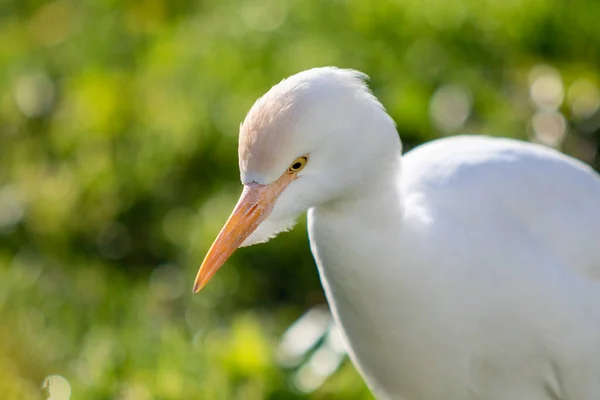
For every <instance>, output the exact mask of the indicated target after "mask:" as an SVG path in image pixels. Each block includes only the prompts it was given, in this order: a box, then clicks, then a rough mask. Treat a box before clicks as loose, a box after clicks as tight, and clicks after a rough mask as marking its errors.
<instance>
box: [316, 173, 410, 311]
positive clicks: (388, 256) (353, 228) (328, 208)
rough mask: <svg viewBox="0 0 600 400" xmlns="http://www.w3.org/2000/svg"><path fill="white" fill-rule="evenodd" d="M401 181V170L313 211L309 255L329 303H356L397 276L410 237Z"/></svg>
mask: <svg viewBox="0 0 600 400" xmlns="http://www.w3.org/2000/svg"><path fill="white" fill-rule="evenodd" d="M399 176H400V171H399V165H398V171H397V172H396V173H393V174H390V176H389V177H388V179H383V180H379V181H375V180H374V181H372V182H370V183H369V185H368V186H367V187H366V188H365V190H364V191H362V192H361V193H357V194H356V195H354V196H350V197H345V198H344V199H340V200H337V201H335V202H333V203H330V204H327V205H323V206H319V207H317V208H314V209H311V210H310V211H309V218H308V222H309V235H310V241H311V250H312V252H313V255H314V256H315V259H316V261H317V265H318V267H319V273H320V275H321V280H322V282H323V286H324V288H325V290H326V293H327V296H328V298H329V300H330V302H331V300H332V298H335V299H336V300H341V299H343V300H342V301H349V302H354V301H355V300H354V299H357V298H359V297H360V296H361V293H362V294H364V295H365V296H367V295H370V294H371V293H374V292H377V286H378V285H380V284H383V283H385V282H386V281H387V280H388V279H389V278H391V277H390V276H389V275H390V274H396V272H397V268H395V267H396V266H397V265H398V263H400V262H402V260H401V258H402V256H403V254H406V253H407V252H403V251H402V250H401V248H400V247H401V245H402V246H404V245H406V244H407V243H408V242H407V241H406V240H404V238H407V237H410V236H411V233H410V232H408V231H409V230H410V229H411V226H410V225H411V224H410V223H407V222H410V221H408V219H407V216H406V210H405V204H404V203H405V202H404V197H403V194H402V191H401V189H400V186H399V184H398V181H397V178H398V177H399ZM396 278H397V277H394V279H396ZM387 282H388V283H389V281H387ZM357 306H360V305H359V304H357Z"/></svg>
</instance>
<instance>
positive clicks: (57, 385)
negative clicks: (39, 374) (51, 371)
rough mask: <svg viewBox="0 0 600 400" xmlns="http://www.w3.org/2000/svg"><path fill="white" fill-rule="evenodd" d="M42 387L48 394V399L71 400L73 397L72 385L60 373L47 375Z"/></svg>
mask: <svg viewBox="0 0 600 400" xmlns="http://www.w3.org/2000/svg"><path fill="white" fill-rule="evenodd" d="M42 388H43V389H44V391H45V392H46V394H47V395H48V397H46V400H69V399H70V398H71V385H70V384H69V381H68V380H67V379H65V378H64V377H62V376H60V375H50V376H48V377H46V379H44V383H43V385H42Z"/></svg>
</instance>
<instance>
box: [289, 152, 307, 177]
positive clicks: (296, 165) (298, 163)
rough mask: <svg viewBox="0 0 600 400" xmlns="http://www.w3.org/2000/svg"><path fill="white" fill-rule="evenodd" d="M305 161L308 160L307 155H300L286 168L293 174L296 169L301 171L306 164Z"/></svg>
mask: <svg viewBox="0 0 600 400" xmlns="http://www.w3.org/2000/svg"><path fill="white" fill-rule="evenodd" d="M307 161H308V157H306V156H302V157H298V158H296V160H295V161H294V162H293V163H292V165H290V167H289V168H288V172H289V173H290V174H293V173H296V172H298V171H301V170H302V168H304V166H305V165H306V162H307Z"/></svg>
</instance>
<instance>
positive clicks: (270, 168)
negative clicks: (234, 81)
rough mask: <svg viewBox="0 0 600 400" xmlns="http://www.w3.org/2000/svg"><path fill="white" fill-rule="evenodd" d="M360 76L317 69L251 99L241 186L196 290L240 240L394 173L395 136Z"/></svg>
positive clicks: (271, 232) (260, 236) (243, 134)
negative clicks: (238, 195) (256, 98)
mask: <svg viewBox="0 0 600 400" xmlns="http://www.w3.org/2000/svg"><path fill="white" fill-rule="evenodd" d="M365 79H366V75H364V74H362V73H360V72H357V71H353V70H342V69H338V68H333V67H325V68H315V69H311V70H307V71H304V72H301V73H299V74H296V75H293V76H291V77H290V78H287V79H285V80H283V81H282V82H280V83H279V84H277V85H276V86H274V87H273V88H271V90H269V91H268V92H267V93H266V94H265V95H263V96H262V97H261V98H259V99H258V100H257V101H256V103H254V105H253V106H252V108H251V109H250V111H249V112H248V115H247V116H246V119H245V120H244V122H243V123H242V125H241V127H240V138H239V149H238V150H239V151H238V152H239V164H240V174H241V180H242V184H243V185H244V189H243V192H242V195H241V197H240V199H239V200H238V203H237V205H236V206H235V208H234V210H233V212H232V213H231V216H230V217H229V219H228V220H227V222H226V224H225V226H224V227H223V229H222V230H221V232H220V233H219V235H218V236H217V238H216V239H215V241H214V243H213V245H212V246H211V248H210V250H209V251H208V254H207V255H206V257H205V259H204V261H203V263H202V265H201V267H200V270H199V271H198V275H197V276H196V282H195V284H194V291H198V290H200V289H201V288H202V287H203V286H204V285H205V284H206V283H207V282H208V280H209V279H210V278H211V277H212V276H213V275H214V274H215V272H216V271H217V270H218V269H219V268H220V267H221V266H222V265H223V263H225V261H226V260H227V258H229V256H230V255H231V254H232V253H233V252H234V251H235V250H236V249H237V248H238V247H242V246H249V245H252V244H256V243H261V242H266V241H268V240H269V239H270V238H272V237H274V236H275V235H276V234H277V233H279V232H281V231H284V230H287V229H289V228H291V226H292V225H293V224H294V222H295V221H296V219H297V218H298V216H299V215H300V214H302V213H303V212H305V211H307V210H308V209H309V208H312V207H316V206H319V205H323V204H326V203H328V202H332V201H335V200H337V199H340V198H344V197H349V196H353V195H358V194H360V193H361V192H364V191H368V190H369V187H370V186H371V185H373V184H375V183H376V182H377V180H378V179H379V177H382V176H386V175H389V174H390V173H395V172H396V168H397V163H398V159H399V157H400V150H401V145H400V140H399V138H398V135H397V132H396V128H395V125H394V122H393V121H392V119H391V118H390V117H389V116H388V114H387V113H386V112H385V110H384V108H383V106H382V105H381V103H379V101H378V100H377V99H376V98H375V97H374V96H373V95H372V94H371V92H370V91H369V89H368V88H367V86H366V84H365V82H364V80H365Z"/></svg>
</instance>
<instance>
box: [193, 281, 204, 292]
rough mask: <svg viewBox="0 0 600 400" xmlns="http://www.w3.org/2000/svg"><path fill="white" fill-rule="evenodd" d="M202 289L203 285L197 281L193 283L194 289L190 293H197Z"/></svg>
mask: <svg viewBox="0 0 600 400" xmlns="http://www.w3.org/2000/svg"><path fill="white" fill-rule="evenodd" d="M203 287H204V285H203V284H202V282H200V281H199V280H198V281H196V282H194V288H193V289H192V293H193V294H195V293H198V292H199V291H200V290H201V289H202V288H203Z"/></svg>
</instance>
